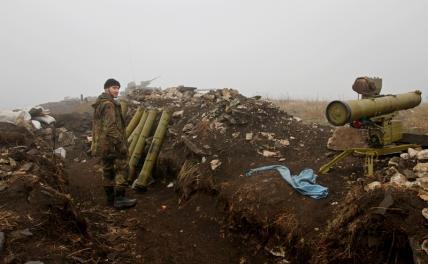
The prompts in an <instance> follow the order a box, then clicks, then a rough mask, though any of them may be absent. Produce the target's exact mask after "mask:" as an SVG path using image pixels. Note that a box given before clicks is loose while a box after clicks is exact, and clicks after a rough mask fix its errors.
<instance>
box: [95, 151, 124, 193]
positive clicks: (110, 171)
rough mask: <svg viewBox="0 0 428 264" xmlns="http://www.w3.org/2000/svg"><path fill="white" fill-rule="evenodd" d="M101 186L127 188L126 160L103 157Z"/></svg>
mask: <svg viewBox="0 0 428 264" xmlns="http://www.w3.org/2000/svg"><path fill="white" fill-rule="evenodd" d="M101 162H102V166H103V185H104V186H105V187H111V186H127V185H128V160H127V159H126V158H118V157H103V158H102V159H101Z"/></svg>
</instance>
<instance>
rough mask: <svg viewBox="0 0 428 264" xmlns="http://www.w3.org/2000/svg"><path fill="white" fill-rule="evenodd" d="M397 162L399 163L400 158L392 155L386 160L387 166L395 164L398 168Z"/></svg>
mask: <svg viewBox="0 0 428 264" xmlns="http://www.w3.org/2000/svg"><path fill="white" fill-rule="evenodd" d="M399 163H400V158H399V157H392V158H391V159H390V160H389V161H388V166H395V167H396V168H398V167H399Z"/></svg>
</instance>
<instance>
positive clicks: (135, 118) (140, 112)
mask: <svg viewBox="0 0 428 264" xmlns="http://www.w3.org/2000/svg"><path fill="white" fill-rule="evenodd" d="M143 112H144V108H142V107H139V108H138V109H137V112H135V114H134V116H133V117H132V119H131V121H130V122H129V124H128V126H127V127H126V131H125V133H126V138H128V137H129V136H130V135H131V133H132V131H134V129H135V127H137V125H138V123H139V122H140V119H141V116H142V115H143Z"/></svg>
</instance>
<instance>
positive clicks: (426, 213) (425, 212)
mask: <svg viewBox="0 0 428 264" xmlns="http://www.w3.org/2000/svg"><path fill="white" fill-rule="evenodd" d="M422 215H423V216H424V217H425V219H426V220H428V208H424V209H422Z"/></svg>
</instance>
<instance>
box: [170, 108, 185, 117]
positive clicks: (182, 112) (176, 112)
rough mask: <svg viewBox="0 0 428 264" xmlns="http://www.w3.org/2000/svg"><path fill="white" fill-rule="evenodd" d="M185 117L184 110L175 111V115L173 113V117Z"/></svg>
mask: <svg viewBox="0 0 428 264" xmlns="http://www.w3.org/2000/svg"><path fill="white" fill-rule="evenodd" d="M183 115H184V110H181V111H175V112H174V113H172V117H183Z"/></svg>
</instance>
